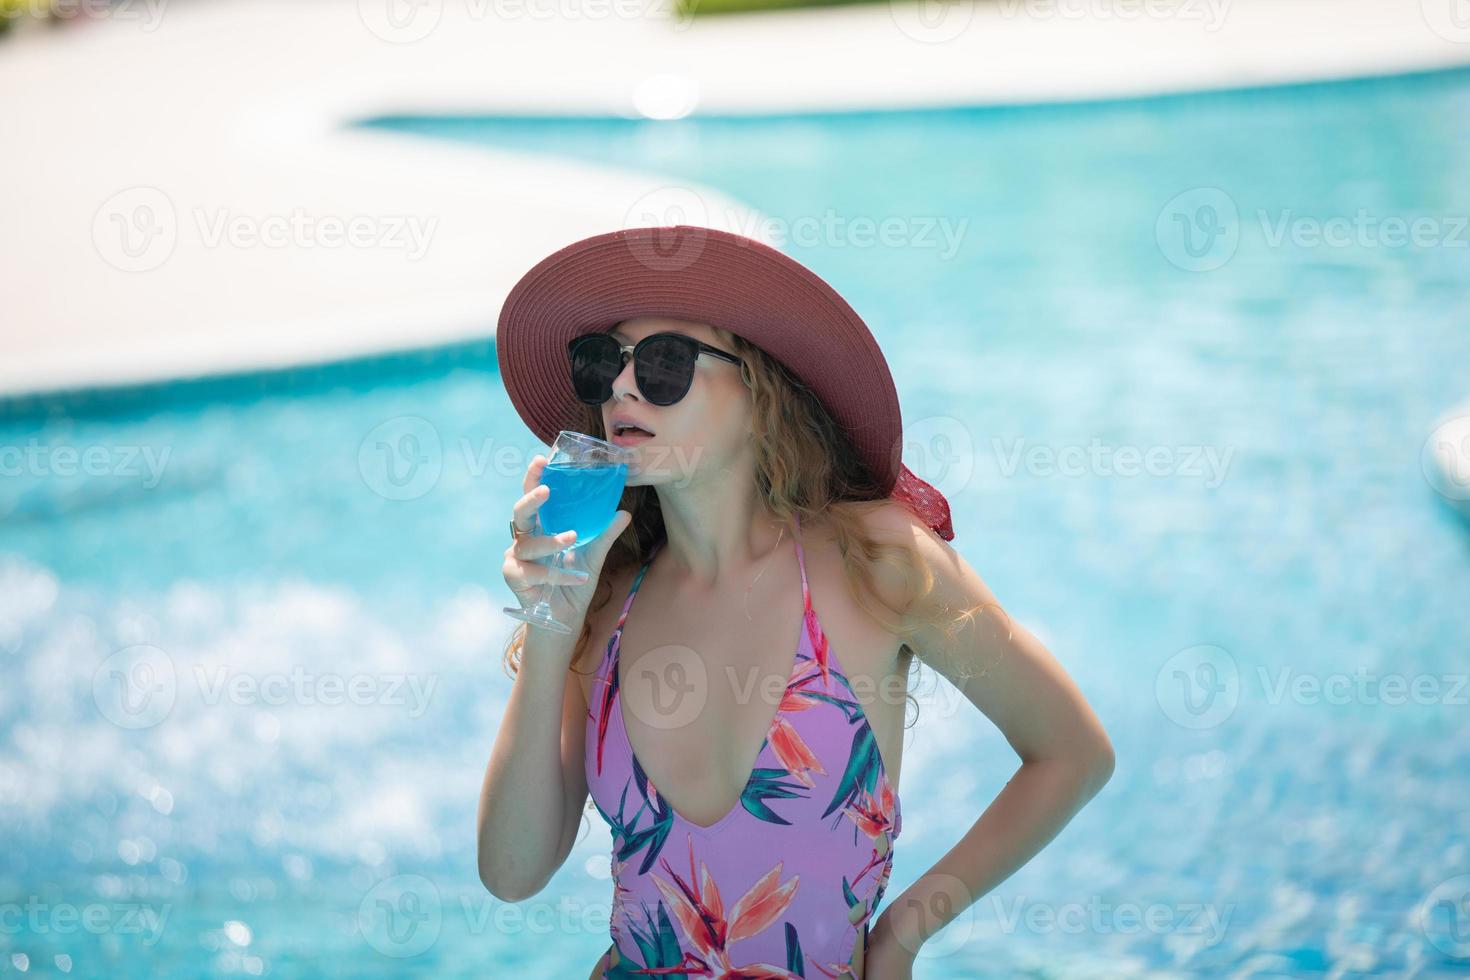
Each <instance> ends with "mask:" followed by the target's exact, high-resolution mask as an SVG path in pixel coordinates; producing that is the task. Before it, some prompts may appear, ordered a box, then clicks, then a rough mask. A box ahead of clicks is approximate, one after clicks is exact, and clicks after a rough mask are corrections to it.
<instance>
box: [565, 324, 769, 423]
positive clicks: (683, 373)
mask: <svg viewBox="0 0 1470 980" xmlns="http://www.w3.org/2000/svg"><path fill="white" fill-rule="evenodd" d="M567 352H568V353H569V354H570V355H571V360H572V387H573V388H574V389H576V392H577V398H578V399H579V400H580V401H582V402H584V403H586V404H588V405H601V404H602V403H603V402H605V401H607V400H608V399H609V398H611V397H612V386H613V381H614V379H616V378H617V376H618V375H620V374H622V373H623V365H625V364H627V363H628V358H629V357H630V356H631V357H632V358H633V380H634V381H636V382H637V383H638V390H639V392H641V393H642V395H643V397H644V398H646V399H647V400H648V401H649V402H650V403H651V404H654V405H672V404H674V403H675V402H677V401H678V400H679V399H681V398H683V397H684V396H685V395H687V394H689V386H690V385H692V384H693V383H694V362H695V361H697V360H698V359H699V355H700V354H713V355H714V356H715V357H718V358H721V359H723V360H726V361H729V362H730V363H731V364H739V363H741V360H740V358H738V357H736V356H735V355H734V354H731V353H729V352H728V351H722V350H720V349H719V348H718V347H711V346H710V345H709V344H706V343H702V342H700V341H698V340H695V339H694V338H693V337H690V336H688V335H686V334H682V333H673V332H669V333H655V334H649V335H648V336H647V337H644V338H643V339H642V340H640V341H638V343H636V344H620V343H618V340H617V338H616V337H614V336H613V335H612V334H610V333H606V332H603V331H595V332H593V333H586V334H583V335H582V336H580V337H573V338H572V339H571V341H569V342H568V343H567Z"/></svg>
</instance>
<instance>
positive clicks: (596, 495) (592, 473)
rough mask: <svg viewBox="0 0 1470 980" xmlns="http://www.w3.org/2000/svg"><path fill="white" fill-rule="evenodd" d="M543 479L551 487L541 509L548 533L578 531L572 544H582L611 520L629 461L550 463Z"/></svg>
mask: <svg viewBox="0 0 1470 980" xmlns="http://www.w3.org/2000/svg"><path fill="white" fill-rule="evenodd" d="M541 482H542V483H543V484H545V485H546V486H548V487H550V488H551V495H550V496H549V497H547V498H546V503H544V504H542V505H541V510H540V512H539V513H540V516H541V526H542V527H543V528H545V529H546V533H547V534H561V533H562V532H563V531H576V532H577V540H576V541H575V542H573V543H572V547H573V548H580V547H581V546H582V545H584V544H587V543H588V542H590V541H591V540H592V539H593V538H595V537H597V536H598V535H599V534H601V533H602V532H603V531H606V530H607V526H608V525H609V524H611V523H612V519H613V515H614V514H615V513H617V509H618V500H619V499H620V498H621V497H622V495H623V487H624V486H625V485H626V484H627V482H628V464H627V463H614V464H611V465H607V464H602V465H591V466H589V465H587V464H585V463H580V462H568V463H547V464H546V467H545V468H544V469H543V470H542V471H541Z"/></svg>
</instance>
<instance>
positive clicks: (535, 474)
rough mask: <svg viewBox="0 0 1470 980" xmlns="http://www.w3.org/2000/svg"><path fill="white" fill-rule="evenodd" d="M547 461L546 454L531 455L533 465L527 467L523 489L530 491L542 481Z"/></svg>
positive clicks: (522, 482)
mask: <svg viewBox="0 0 1470 980" xmlns="http://www.w3.org/2000/svg"><path fill="white" fill-rule="evenodd" d="M546 463H547V459H546V456H545V455H543V454H541V453H537V454H536V455H535V456H532V457H531V465H530V466H527V467H526V477H525V479H524V480H522V481H521V490H522V491H526V492H529V491H530V490H531V489H533V488H534V487H535V486H536V484H538V483H540V482H541V471H542V470H543V469H545V468H546Z"/></svg>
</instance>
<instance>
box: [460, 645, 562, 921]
mask: <svg viewBox="0 0 1470 980" xmlns="http://www.w3.org/2000/svg"><path fill="white" fill-rule="evenodd" d="M572 641H573V637H570V636H568V637H563V636H561V635H559V634H547V633H546V631H545V630H541V629H535V628H532V629H529V630H528V631H527V636H526V644H525V647H524V648H523V649H522V657H521V666H520V669H519V670H518V671H517V672H516V679H515V684H514V685H513V686H512V688H511V693H510V700H509V702H508V703H507V704H506V708H505V716H504V717H503V718H502V719H501V722H500V733H499V734H498V735H497V736H496V738H495V746H494V748H493V749H492V750H491V753H490V764H489V766H488V767H487V768H486V770H485V782H484V785H483V787H482V788H481V791H480V814H479V865H480V880H481V881H482V882H484V884H485V887H486V888H488V889H489V890H490V892H491V893H492V894H493V895H495V897H496V898H499V899H501V900H502V901H506V902H519V901H522V900H524V899H527V898H530V897H531V896H532V895H535V894H536V893H537V892H539V891H541V889H543V888H545V887H546V883H547V881H549V880H550V879H551V876H552V875H553V874H555V873H556V871H557V869H558V868H560V867H561V865H562V862H564V861H565V860H566V859H567V854H569V853H570V852H571V849H572V843H573V842H574V841H575V839H576V832H577V828H578V826H580V824H581V822H582V807H583V804H584V803H585V802H586V800H587V774H586V771H585V770H584V768H583V761H582V753H583V749H584V742H585V733H586V724H587V720H586V707H585V702H584V700H583V697H582V691H581V688H580V687H579V686H578V684H577V681H576V678H575V677H573V676H572V674H571V672H570V671H569V669H568V668H569V666H570V664H571V660H572V649H571V647H572ZM553 774H555V775H556V777H557V778H550V777H551V776H552V775H553Z"/></svg>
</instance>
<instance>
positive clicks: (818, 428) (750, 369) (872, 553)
mask: <svg viewBox="0 0 1470 980" xmlns="http://www.w3.org/2000/svg"><path fill="white" fill-rule="evenodd" d="M712 326H713V325H712ZM713 329H714V332H715V335H716V336H717V337H718V338H719V340H720V341H721V345H722V346H723V347H724V349H725V350H728V351H731V352H732V353H734V354H736V355H737V356H739V357H740V358H741V360H742V361H743V363H742V364H741V367H740V374H741V378H742V380H743V381H744V382H745V385H746V387H747V388H749V389H750V393H751V400H752V403H753V410H752V418H751V430H752V441H753V443H754V446H755V457H756V482H757V485H758V486H759V489H760V493H761V495H762V497H763V498H764V500H765V503H766V505H767V506H768V507H769V508H770V510H771V511H772V513H774V514H775V515H776V518H777V520H778V521H783V522H784V523H785V524H786V526H787V528H788V529H790V530H791V531H792V532H793V533H794V530H795V528H794V523H793V521H792V515H799V516H800V518H801V522H802V526H803V527H808V526H811V525H812V524H815V523H818V522H825V523H826V525H827V526H828V527H830V528H831V529H832V531H833V533H834V535H835V537H836V540H837V544H838V548H839V550H840V552H841V554H842V556H843V569H844V573H845V578H846V580H847V587H848V590H849V591H850V593H851V594H852V596H853V598H854V599H855V600H856V601H857V603H858V604H859V606H861V607H862V608H863V609H864V610H866V611H867V612H868V614H869V615H871V616H872V617H873V618H874V619H875V620H876V621H877V622H878V623H880V624H881V625H882V626H883V627H884V628H885V629H887V630H888V631H889V632H890V633H893V634H894V635H895V636H899V637H908V636H911V635H912V634H913V633H915V632H917V631H918V630H919V629H920V626H918V625H910V624H909V623H908V621H907V613H908V610H909V609H910V608H912V607H913V604H914V603H915V602H917V601H918V600H919V599H920V598H922V597H923V596H924V595H926V594H927V593H928V591H929V590H930V589H931V588H933V584H934V575H933V573H932V572H931V571H930V570H929V569H928V568H927V567H926V566H924V564H923V563H922V562H921V561H919V560H918V556H917V554H916V552H915V549H914V548H913V547H912V546H911V545H893V544H886V543H883V542H880V541H878V540H876V539H875V538H874V537H873V536H872V535H871V534H869V533H868V532H867V531H866V530H865V528H864V523H863V514H864V513H865V512H868V511H871V510H873V509H877V508H881V507H883V506H885V505H886V504H887V503H888V498H886V497H880V496H879V492H880V491H879V488H878V486H877V485H876V483H875V482H874V480H873V478H872V476H871V475H870V474H869V473H868V472H867V469H866V467H864V466H863V465H862V464H861V463H860V462H859V460H858V455H857V453H856V451H855V450H854V449H853V447H852V444H851V442H850V441H849V440H848V439H847V437H846V435H845V433H844V432H843V431H842V429H841V428H840V427H839V426H838V425H837V423H836V422H835V421H834V420H833V419H832V416H831V415H829V414H828V413H827V410H826V409H825V408H824V407H823V406H822V404H821V403H820V402H819V401H818V400H817V398H816V396H815V395H814V394H813V393H812V391H811V390H810V389H809V388H807V387H806V386H805V385H804V384H802V383H801V381H799V380H798V379H797V378H796V377H795V376H794V375H793V374H791V372H790V371H788V370H787V369H786V367H785V366H784V365H782V364H781V363H780V362H779V361H777V360H776V359H775V358H773V357H771V356H770V355H769V354H767V353H766V352H765V351H764V350H762V349H761V348H760V347H757V346H756V345H755V344H753V343H751V342H750V341H748V340H745V339H744V338H743V337H740V336H738V335H736V334H734V333H731V332H730V331H728V330H726V329H724V328H722V327H718V326H715V327H713ZM580 407H581V409H582V412H581V417H580V418H575V419H573V420H571V424H569V425H567V426H566V428H570V429H575V430H577V431H581V432H586V433H590V434H592V435H595V436H598V437H599V438H606V433H605V432H604V429H603V424H602V409H601V407H600V406H597V405H582V406H580ZM618 506H619V508H621V509H623V510H626V511H628V512H629V513H630V514H631V515H632V521H631V522H630V523H629V524H628V526H627V527H626V528H624V529H623V533H622V534H621V535H619V536H618V539H617V540H616V541H615V542H613V544H612V547H611V548H610V549H609V550H608V553H607V557H606V558H605V559H604V561H603V566H602V574H601V575H600V577H599V580H598V584H597V586H596V588H595V589H594V591H593V597H592V601H591V603H590V605H589V608H588V612H587V615H586V617H585V618H584V621H583V625H582V631H581V634H580V635H579V636H578V638H577V641H576V647H575V650H574V653H573V656H572V661H571V664H572V667H571V669H572V670H575V671H577V672H578V673H591V672H594V671H596V669H597V661H598V660H600V658H596V659H595V660H594V661H593V663H592V664H591V665H590V667H589V669H588V670H586V671H583V670H579V669H578V661H579V660H580V659H581V658H582V657H583V656H584V655H585V654H586V653H587V651H588V648H589V646H590V640H591V638H592V627H591V621H592V613H593V612H595V611H596V610H599V609H601V608H602V607H603V606H605V605H606V604H607V603H608V602H609V601H611V600H612V598H613V595H612V584H611V580H612V579H613V578H614V577H615V576H616V573H617V572H619V571H620V570H622V569H625V568H629V567H638V566H641V565H642V564H643V563H644V562H645V561H647V560H648V556H649V553H650V552H651V550H652V548H653V546H654V545H655V544H657V543H658V542H659V541H660V540H662V539H663V537H664V523H663V512H662V510H661V509H660V507H659V501H658V494H657V492H656V491H655V489H654V488H653V487H651V486H633V487H628V488H626V489H625V490H624V491H623V496H622V499H621V500H620V501H619V504H618ZM930 533H933V532H932V531H931V532H930ZM880 562H885V563H889V564H892V565H894V566H895V567H897V568H899V569H901V570H902V571H903V573H904V579H905V581H906V583H907V590H906V595H905V597H904V602H903V605H901V606H894V605H892V604H890V603H888V602H887V601H886V600H885V599H884V598H883V596H882V595H881V594H880V593H879V591H878V589H877V587H876V585H875V577H874V569H875V566H876V565H877V564H878V563H880ZM978 608H979V607H975V609H967V610H964V611H962V612H961V613H959V614H958V615H957V616H956V617H955V618H954V620H953V622H952V623H949V624H948V625H947V626H945V627H944V628H945V631H946V632H947V633H953V632H954V631H955V630H956V629H958V628H960V626H961V625H962V624H964V623H965V622H967V621H968V620H970V619H971V618H972V617H973V613H974V612H975V611H976V610H977V609H978ZM936 625H939V624H936ZM526 629H527V625H526V624H525V623H522V624H521V625H520V626H518V627H517V628H516V630H515V632H514V633H513V634H512V635H511V638H510V641H509V643H508V644H507V645H506V649H505V654H504V662H503V664H502V666H503V668H504V670H505V672H506V673H507V674H508V675H509V676H511V677H512V678H514V677H515V675H516V673H517V671H518V670H519V669H520V661H521V653H522V650H523V648H524V645H525V638H526ZM903 649H904V650H905V651H908V652H910V653H912V652H913V651H912V650H911V649H910V648H909V647H908V644H907V643H905V644H904V646H903ZM917 659H918V658H916V657H915V658H912V659H911V660H910V667H911V669H912V667H913V666H914V665H915V662H916V661H917ZM906 691H907V688H906ZM905 700H906V702H907V703H910V704H912V705H913V706H914V708H915V710H916V711H917V707H918V702H917V700H916V699H915V698H914V695H913V693H912V692H907V693H906V694H905ZM905 727H907V725H906V726H905Z"/></svg>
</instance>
